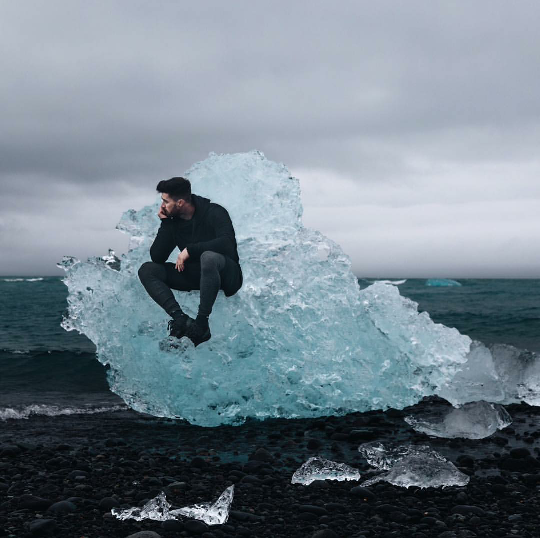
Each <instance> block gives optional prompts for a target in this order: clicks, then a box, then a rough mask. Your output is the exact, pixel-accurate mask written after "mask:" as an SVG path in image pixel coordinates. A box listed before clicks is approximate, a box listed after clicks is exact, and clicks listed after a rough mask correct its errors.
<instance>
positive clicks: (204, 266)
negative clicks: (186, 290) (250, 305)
mask: <svg viewBox="0 0 540 538" xmlns="http://www.w3.org/2000/svg"><path fill="white" fill-rule="evenodd" d="M224 269H225V256H223V254H218V253H217V252H212V251H211V250H206V251H205V252H203V253H202V254H201V282H200V290H201V300H200V304H199V312H198V315H197V320H196V321H197V323H199V324H201V325H203V326H206V327H208V316H210V314H211V313H212V307H213V306H214V303H215V302H216V297H217V294H218V292H219V290H220V288H221V272H222V271H223V270H224Z"/></svg>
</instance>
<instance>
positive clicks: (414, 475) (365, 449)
mask: <svg viewBox="0 0 540 538" xmlns="http://www.w3.org/2000/svg"><path fill="white" fill-rule="evenodd" d="M358 450H359V452H361V453H362V454H363V455H364V456H365V457H366V459H367V460H368V463H370V465H374V466H375V467H377V468H378V469H389V470H388V472H386V473H382V474H380V475H378V476H376V477H374V478H371V479H369V480H366V481H365V482H363V483H362V485H363V486H371V485H372V484H375V483H377V482H381V481H385V482H389V483H390V484H394V485H395V486H401V487H404V488H408V487H410V486H415V487H420V488H430V487H431V488H433V487H447V486H465V485H466V484H468V482H469V477H468V476H467V475H465V474H463V473H461V472H460V471H459V470H458V469H457V468H456V466H455V465H454V464H453V463H451V462H449V461H447V460H446V459H445V458H443V457H442V456H441V455H440V454H438V453H437V452H435V451H434V450H431V449H430V448H429V447H428V446H399V447H396V448H390V449H385V447H384V445H382V444H381V443H366V444H364V445H360V447H359V448H358ZM368 456H369V457H368ZM372 461H373V462H374V463H372Z"/></svg>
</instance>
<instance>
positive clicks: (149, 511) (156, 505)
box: [111, 491, 175, 521]
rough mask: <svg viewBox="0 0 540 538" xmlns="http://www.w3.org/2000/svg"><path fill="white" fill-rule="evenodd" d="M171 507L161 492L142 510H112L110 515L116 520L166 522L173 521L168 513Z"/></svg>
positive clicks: (135, 508)
mask: <svg viewBox="0 0 540 538" xmlns="http://www.w3.org/2000/svg"><path fill="white" fill-rule="evenodd" d="M170 508H171V505H170V504H169V503H168V502H167V499H166V497H165V493H163V491H162V492H161V493H160V494H159V495H158V496H157V497H154V498H153V499H150V500H149V501H148V502H147V503H146V504H145V505H144V506H143V507H142V508H139V507H138V506H134V507H133V508H128V509H127V510H120V509H118V508H113V509H112V510H111V513H112V515H113V516H115V517H116V518H117V519H121V520H125V519H134V520H135V521H142V520H143V519H153V520H154V521H167V520H168V519H175V517H174V516H173V515H171V512H170Z"/></svg>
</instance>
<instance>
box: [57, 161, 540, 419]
mask: <svg viewBox="0 0 540 538" xmlns="http://www.w3.org/2000/svg"><path fill="white" fill-rule="evenodd" d="M185 176H186V177H188V178H189V179H190V180H191V182H192V186H193V192H195V193H197V194H201V195H203V196H206V197H209V198H211V199H213V200H214V201H216V202H218V203H220V204H221V205H223V206H225V207H226V208H227V209H228V211H229V213H230V215H231V218H232V220H233V223H234V226H235V230H236V234H237V241H238V250H239V254H240V259H241V264H242V268H243V273H244V286H243V287H242V289H241V290H240V291H239V292H238V293H237V294H236V295H235V296H233V297H231V298H228V299H227V298H225V296H224V295H222V294H221V293H220V295H219V296H218V299H217V301H216V305H215V307H214V311H213V314H212V317H211V320H210V322H211V327H212V339H211V340H210V341H209V342H207V343H205V344H203V345H201V346H199V347H198V348H197V349H195V348H194V347H193V345H187V344H186V345H184V346H182V347H181V349H175V348H174V347H172V346H171V345H170V344H171V341H170V339H168V338H167V334H166V325H167V320H168V317H167V315H166V314H165V313H164V312H163V311H162V310H161V309H160V308H159V307H158V306H157V305H156V304H155V303H154V302H153V301H152V300H151V299H150V298H149V297H148V295H147V294H146V291H145V290H144V288H143V287H142V285H141V284H140V282H139V280H138V278H137V271H138V268H139V267H140V265H141V264H142V263H143V262H145V261H148V260H149V247H150V245H151V243H152V241H153V239H154V237H155V234H156V232H157V228H158V226H159V219H158V217H157V211H158V204H159V202H158V200H159V197H158V196H156V200H155V202H154V203H153V204H151V205H149V206H146V207H144V208H142V209H140V210H138V211H135V210H129V211H127V212H125V213H124V215H123V216H122V218H121V220H120V222H119V224H118V226H117V228H118V229H119V230H121V231H122V232H125V233H127V234H129V236H130V244H129V251H128V252H127V254H125V255H122V257H121V259H118V258H117V257H116V256H114V254H113V253H109V254H108V255H106V256H98V257H95V258H91V259H89V260H88V261H86V262H83V261H79V260H77V259H75V258H72V257H65V258H64V260H63V261H62V263H61V264H60V265H61V266H62V267H63V268H64V269H65V270H66V277H65V283H66V285H67V286H68V289H69V296H68V307H69V308H68V314H67V316H66V317H65V319H64V321H63V327H64V328H65V329H66V330H78V331H79V332H81V333H84V334H85V335H87V336H88V338H90V340H92V342H94V343H95V345H96V348H97V358H98V360H99V361H100V362H102V363H103V364H105V365H108V366H109V370H108V380H109V384H110V387H111V390H112V391H114V392H115V393H117V394H118V395H120V396H121V397H122V398H123V399H124V401H125V402H126V403H127V404H128V405H129V406H131V407H132V408H134V409H136V410H138V411H142V412H146V413H150V414H153V415H156V416H166V417H178V418H184V419H186V420H188V421H189V422H191V423H194V424H199V425H203V426H216V425H219V424H224V423H227V424H240V423H242V422H243V421H244V420H245V419H246V418H247V417H255V418H260V419H263V418H266V417H289V418H291V417H317V416H324V415H338V414H345V413H348V412H353V411H367V410H370V409H385V408H388V407H394V408H403V407H405V406H408V405H411V404H414V403H416V402H418V401H419V400H420V399H421V398H422V397H423V396H427V395H432V394H438V393H441V392H445V396H444V397H445V398H447V399H448V400H449V401H451V402H452V403H453V404H460V403H465V402H467V401H474V400H475V399H483V400H490V398H486V397H485V396H484V397H477V393H481V392H482V390H483V389H482V387H483V385H482V383H484V382H485V380H486V379H485V378H486V376H488V377H489V380H490V382H492V384H493V383H495V382H496V376H497V372H496V367H495V364H494V361H493V360H492V359H490V358H489V355H490V351H489V350H488V349H487V348H483V349H480V347H479V346H477V347H476V348H475V349H476V356H475V357H473V361H472V363H471V358H470V354H469V350H470V349H471V345H472V342H471V339H470V338H469V337H467V336H465V335H462V334H460V333H459V332H458V331H457V330H456V329H453V328H448V327H445V326H443V325H440V324H437V323H434V322H433V321H432V320H431V319H430V317H429V315H428V314H427V313H425V312H423V313H418V310H417V304H416V303H414V302H413V301H411V300H409V299H406V298H404V297H402V296H401V295H400V294H399V290H398V288H397V286H395V285H388V284H384V283H381V282H375V283H374V284H372V285H370V286H368V287H366V288H365V289H362V290H361V289H360V287H359V284H358V281H357V278H356V277H355V276H354V274H353V273H352V271H351V263H350V260H349V258H348V257H347V256H346V255H345V254H344V253H343V251H342V250H341V248H340V247H339V246H338V245H337V244H336V243H334V242H333V241H331V240H330V239H328V238H327V237H325V236H324V235H322V234H321V233H319V232H318V231H315V230H311V229H308V228H306V227H304V226H303V224H302V220H301V217H302V206H301V202H300V188H299V183H298V180H296V179H295V178H293V177H291V175H290V174H289V171H288V170H287V168H286V167H285V166H284V165H282V164H277V163H274V162H272V161H270V160H268V159H266V158H265V157H264V155H262V154H261V153H259V152H256V151H254V152H249V153H243V154H234V155H216V154H210V156H209V157H208V158H207V159H206V160H205V161H202V162H200V163H197V164H195V165H194V166H192V168H190V169H189V170H188V171H187V172H186V174H185ZM156 183H157V181H156ZM153 188H154V185H153V184H152V185H149V191H151V190H152V189H153ZM176 255H177V252H176V251H173V253H172V254H171V258H170V260H171V261H173V260H174V258H175V257H176ZM366 255H369V253H367V254H366ZM177 297H178V299H179V302H180V304H181V305H182V307H183V308H184V309H185V310H186V311H187V312H188V313H190V314H191V315H195V314H196V311H197V306H198V292H191V293H189V294H186V293H183V294H182V293H179V292H177ZM185 340H186V339H183V340H182V341H183V342H184V341H185ZM479 350H480V351H479ZM486 360H487V361H488V362H489V360H491V363H490V364H491V370H489V371H488V372H487V373H486V372H480V371H477V370H478V368H480V369H481V368H483V365H484V363H485V362H486ZM475 361H476V362H475ZM529 366H530V365H529ZM465 367H466V368H469V370H471V371H474V372H476V374H475V375H476V376H477V377H476V378H474V376H473V379H472V380H470V383H469V384H468V385H467V389H468V390H469V389H470V390H471V391H472V392H471V394H472V397H471V396H470V394H469V393H468V392H467V391H465V390H461V389H460V386H456V385H455V384H454V383H453V381H452V380H453V378H454V376H456V375H461V376H462V378H463V377H464V378H466V380H467V381H469V380H468V379H467V376H468V374H469V373H470V372H469V370H466V371H463V370H460V369H462V368H465ZM531 368H533V366H531ZM534 368H536V367H534ZM537 370H538V369H536V370H535V372H536V371H537ZM460 372H461V373H460ZM508 375H510V374H508ZM507 381H508V385H509V387H508V390H506V389H502V390H501V389H500V388H499V389H497V387H492V392H493V393H496V397H497V398H498V399H497V400H494V401H498V402H500V403H502V402H503V401H504V400H505V398H506V396H507V395H508V394H510V395H511V397H512V398H513V397H514V396H519V394H518V393H519V391H520V390H521V392H522V393H523V392H527V387H525V388H523V387H522V388H521V389H519V390H518V389H516V387H514V386H510V385H511V384H512V379H508V380H507ZM495 384H496V383H495ZM538 386H540V385H535V386H533V387H532V388H531V387H529V388H531V391H529V393H530V394H533V395H536V396H534V397H537V395H538V390H537V387H538ZM509 398H510V397H509ZM514 399H515V398H514ZM510 400H511V398H510Z"/></svg>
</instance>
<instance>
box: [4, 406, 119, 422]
mask: <svg viewBox="0 0 540 538" xmlns="http://www.w3.org/2000/svg"><path fill="white" fill-rule="evenodd" d="M126 409H129V408H128V407H127V406H126V405H112V406H109V407H58V406H56V405H44V404H32V405H26V406H25V407H23V408H21V409H14V408H12V407H4V408H3V409H2V408H0V420H4V421H5V420H9V419H14V420H19V419H22V418H28V417H30V416H32V415H45V416H48V417H56V416H60V415H94V414H96V413H106V412H107V411H124V410H126Z"/></svg>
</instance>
